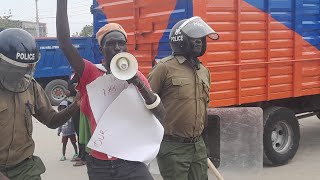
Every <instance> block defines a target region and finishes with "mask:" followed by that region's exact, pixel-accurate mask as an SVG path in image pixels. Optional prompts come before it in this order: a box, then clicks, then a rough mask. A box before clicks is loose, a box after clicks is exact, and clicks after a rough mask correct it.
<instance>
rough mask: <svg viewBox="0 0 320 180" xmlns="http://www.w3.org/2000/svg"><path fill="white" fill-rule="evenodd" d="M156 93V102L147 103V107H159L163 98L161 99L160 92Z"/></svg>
mask: <svg viewBox="0 0 320 180" xmlns="http://www.w3.org/2000/svg"><path fill="white" fill-rule="evenodd" d="M154 95H155V96H156V97H157V99H156V100H155V101H154V103H152V104H149V105H148V104H145V106H146V108H147V109H149V110H150V109H154V108H155V107H157V106H158V105H159V104H160V102H161V99H160V97H159V95H158V94H155V93H154Z"/></svg>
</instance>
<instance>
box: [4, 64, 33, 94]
mask: <svg viewBox="0 0 320 180" xmlns="http://www.w3.org/2000/svg"><path fill="white" fill-rule="evenodd" d="M34 70H35V64H26V66H24V67H21V66H15V65H13V64H11V63H9V62H7V61H5V60H3V59H2V58H1V59H0V85H1V86H2V87H3V88H5V89H7V90H8V91H11V92H17V93H19V92H24V91H26V90H27V89H28V87H29V85H30V83H31V80H32V78H33V73H34Z"/></svg>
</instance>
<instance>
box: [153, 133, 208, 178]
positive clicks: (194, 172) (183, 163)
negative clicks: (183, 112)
mask: <svg viewBox="0 0 320 180" xmlns="http://www.w3.org/2000/svg"><path fill="white" fill-rule="evenodd" d="M157 161H158V165H159V169H160V174H161V176H162V177H163V179H164V180H207V179H208V174H207V171H208V164H207V149H206V145H205V143H204V141H203V138H200V139H199V141H198V142H196V143H180V142H173V141H167V140H163V141H162V143H161V147H160V151H159V154H158V156H157Z"/></svg>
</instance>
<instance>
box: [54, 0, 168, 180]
mask: <svg viewBox="0 0 320 180" xmlns="http://www.w3.org/2000/svg"><path fill="white" fill-rule="evenodd" d="M56 24H57V35H58V36H57V38H58V43H59V47H60V48H61V49H62V51H63V53H64V55H65V56H66V57H67V59H68V61H69V63H70V64H71V66H72V68H73V69H74V70H75V71H76V73H77V74H78V75H79V76H80V80H79V84H78V85H77V89H78V90H79V92H80V93H81V112H83V114H84V115H85V116H86V117H87V118H88V120H89V125H90V128H91V133H93V132H94V130H95V128H96V126H97V124H96V120H95V119H94V116H93V113H92V109H91V107H90V104H89V98H88V92H87V89H86V86H87V85H88V84H89V83H91V82H93V81H95V80H96V79H97V78H98V77H101V76H103V75H104V74H105V73H111V72H110V61H111V59H112V58H113V57H114V56H115V55H116V54H118V53H120V52H126V51H127V34H126V32H125V30H124V29H123V28H122V27H121V26H120V25H119V24H116V23H110V24H107V25H105V26H103V27H102V28H100V30H99V31H98V32H97V34H96V36H97V39H98V43H99V45H100V50H101V53H102V54H103V56H104V61H105V63H104V67H105V69H106V71H107V72H104V71H102V70H100V69H99V68H97V67H96V66H95V65H94V64H92V63H91V62H89V61H87V60H84V59H82V58H81V56H80V54H79V52H78V51H77V49H76V48H75V47H74V46H73V45H72V43H71V40H70V30H69V23H68V15H67V0H57V17H56ZM128 82H129V83H133V84H134V85H135V86H136V87H137V88H138V89H139V92H140V94H141V95H142V97H143V98H144V100H145V103H146V105H153V108H150V111H151V112H152V113H153V114H154V115H155V116H156V117H157V118H158V119H159V120H161V119H163V116H164V115H165V111H164V107H163V105H162V103H161V101H160V99H159V97H158V96H157V95H156V94H154V93H152V92H151V90H150V89H149V84H148V81H147V79H146V78H145V77H144V76H143V75H142V73H141V72H139V71H138V72H137V75H136V76H135V77H133V78H132V79H130V80H128ZM155 103H157V104H155ZM119 113H123V112H119ZM119 131H121V129H119ZM115 138H116V137H115ZM127 151H130V149H128V150H127ZM87 169H88V175H89V179H90V180H104V179H106V180H107V179H108V180H112V179H132V180H135V179H137V180H138V179H139V180H149V179H153V178H152V176H151V174H150V172H149V171H148V169H147V167H146V165H145V164H144V163H142V162H134V161H127V160H123V159H119V158H116V157H109V156H108V155H107V154H103V153H100V152H97V151H95V150H91V151H90V155H89V156H88V157H87Z"/></svg>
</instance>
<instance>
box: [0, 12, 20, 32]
mask: <svg viewBox="0 0 320 180" xmlns="http://www.w3.org/2000/svg"><path fill="white" fill-rule="evenodd" d="M11 17H12V14H11V9H9V13H8V14H4V15H2V16H1V15H0V29H6V28H14V27H17V21H13V20H11V19H10V18H11Z"/></svg>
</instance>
